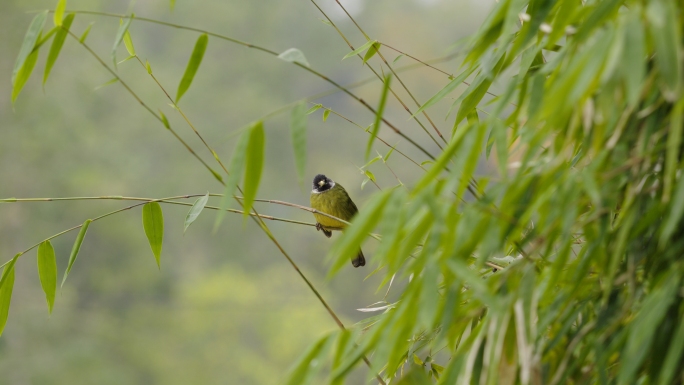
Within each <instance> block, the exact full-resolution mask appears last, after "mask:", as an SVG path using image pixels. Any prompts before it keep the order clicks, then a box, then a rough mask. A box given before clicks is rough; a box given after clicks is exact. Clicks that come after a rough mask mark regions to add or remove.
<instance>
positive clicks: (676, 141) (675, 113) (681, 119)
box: [663, 99, 684, 202]
mask: <svg viewBox="0 0 684 385" xmlns="http://www.w3.org/2000/svg"><path fill="white" fill-rule="evenodd" d="M683 129H684V99H681V100H679V102H677V104H675V107H674V108H673V109H672V112H671V113H670V130H669V132H668V135H667V145H666V146H667V147H666V149H667V153H666V157H665V174H664V178H663V179H664V187H663V202H669V200H670V196H671V194H672V186H673V185H674V183H675V181H676V173H677V160H678V159H679V147H680V145H681V143H682V130H683Z"/></svg>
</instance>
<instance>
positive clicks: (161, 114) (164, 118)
mask: <svg viewBox="0 0 684 385" xmlns="http://www.w3.org/2000/svg"><path fill="white" fill-rule="evenodd" d="M159 117H160V118H161V120H162V123H163V124H164V127H166V129H167V130H168V129H171V125H170V124H169V120H168V119H166V115H164V113H163V112H162V111H161V110H159Z"/></svg>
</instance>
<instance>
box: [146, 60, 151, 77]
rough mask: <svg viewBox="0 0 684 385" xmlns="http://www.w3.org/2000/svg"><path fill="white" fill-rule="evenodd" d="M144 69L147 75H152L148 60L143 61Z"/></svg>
mask: <svg viewBox="0 0 684 385" xmlns="http://www.w3.org/2000/svg"><path fill="white" fill-rule="evenodd" d="M145 69H146V70H147V73H148V74H150V75H152V66H151V65H150V61H149V60H145Z"/></svg>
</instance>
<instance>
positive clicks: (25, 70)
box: [12, 49, 38, 103]
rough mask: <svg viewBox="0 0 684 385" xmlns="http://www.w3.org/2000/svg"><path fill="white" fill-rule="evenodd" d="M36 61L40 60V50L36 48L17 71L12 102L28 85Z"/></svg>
mask: <svg viewBox="0 0 684 385" xmlns="http://www.w3.org/2000/svg"><path fill="white" fill-rule="evenodd" d="M36 61H38V50H37V49H36V50H34V51H33V52H31V54H30V55H28V57H27V58H26V61H24V65H23V66H22V67H21V68H20V69H19V72H17V76H16V77H15V78H14V85H13V86H12V103H14V102H15V101H16V100H17V98H18V97H19V93H20V92H21V90H22V89H23V88H24V85H26V82H27V81H28V79H29V77H31V73H32V72H33V68H34V67H35V66H36Z"/></svg>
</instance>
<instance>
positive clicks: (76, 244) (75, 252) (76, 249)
mask: <svg viewBox="0 0 684 385" xmlns="http://www.w3.org/2000/svg"><path fill="white" fill-rule="evenodd" d="M90 222H92V220H90V219H86V220H85V222H83V225H81V230H80V231H79V232H78V235H77V236H76V241H74V246H73V247H72V248H71V254H70V255H69V263H68V264H67V268H66V271H65V272H64V277H63V278H62V284H61V285H60V287H64V282H66V279H67V276H69V272H70V271H71V268H72V267H73V266H74V262H76V257H77V256H78V252H79V250H81V244H82V243H83V239H84V238H85V235H86V232H87V231H88V227H89V226H90Z"/></svg>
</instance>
